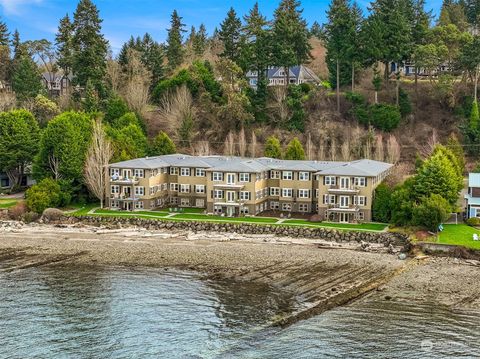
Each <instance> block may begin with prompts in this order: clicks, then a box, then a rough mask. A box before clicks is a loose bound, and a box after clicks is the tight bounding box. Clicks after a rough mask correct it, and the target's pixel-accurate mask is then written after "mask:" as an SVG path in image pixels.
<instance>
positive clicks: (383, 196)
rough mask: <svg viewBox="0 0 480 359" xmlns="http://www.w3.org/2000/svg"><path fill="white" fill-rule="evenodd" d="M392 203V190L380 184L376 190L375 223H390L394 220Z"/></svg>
mask: <svg viewBox="0 0 480 359" xmlns="http://www.w3.org/2000/svg"><path fill="white" fill-rule="evenodd" d="M391 202H392V190H391V189H390V188H389V187H388V186H387V185H386V184H384V183H382V184H380V185H379V186H378V187H377V189H376V190H375V197H374V200H373V206H372V210H373V220H374V221H377V222H383V223H389V222H390V219H391V218H392V210H391V205H392V204H391Z"/></svg>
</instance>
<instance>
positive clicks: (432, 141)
mask: <svg viewBox="0 0 480 359" xmlns="http://www.w3.org/2000/svg"><path fill="white" fill-rule="evenodd" d="M438 143H439V142H438V135H437V130H436V129H433V131H432V135H431V136H430V137H429V139H428V140H427V143H426V144H425V145H423V146H422V147H420V155H421V156H422V157H423V158H427V157H430V155H431V154H432V152H433V150H434V149H435V146H436V145H438Z"/></svg>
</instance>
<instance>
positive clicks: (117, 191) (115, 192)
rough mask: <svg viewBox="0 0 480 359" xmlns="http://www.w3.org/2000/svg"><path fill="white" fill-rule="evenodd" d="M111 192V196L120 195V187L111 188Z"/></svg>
mask: <svg viewBox="0 0 480 359" xmlns="http://www.w3.org/2000/svg"><path fill="white" fill-rule="evenodd" d="M111 192H112V194H118V193H120V186H112V189H111Z"/></svg>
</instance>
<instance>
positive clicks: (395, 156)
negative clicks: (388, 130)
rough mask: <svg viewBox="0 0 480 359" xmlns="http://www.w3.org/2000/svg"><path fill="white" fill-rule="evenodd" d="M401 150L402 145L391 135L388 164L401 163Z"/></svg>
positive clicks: (388, 145) (388, 147)
mask: <svg viewBox="0 0 480 359" xmlns="http://www.w3.org/2000/svg"><path fill="white" fill-rule="evenodd" d="M400 155H401V149H400V145H399V143H398V141H397V139H396V138H395V136H394V135H390V137H389V138H388V141H387V156H386V157H387V158H386V160H387V162H389V163H393V164H395V163H397V162H398V161H400Z"/></svg>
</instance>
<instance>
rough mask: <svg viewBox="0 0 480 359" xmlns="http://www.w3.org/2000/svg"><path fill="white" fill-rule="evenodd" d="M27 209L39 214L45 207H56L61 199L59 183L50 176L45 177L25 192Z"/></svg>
mask: <svg viewBox="0 0 480 359" xmlns="http://www.w3.org/2000/svg"><path fill="white" fill-rule="evenodd" d="M26 197H27V200H26V203H27V207H28V209H30V210H31V211H33V212H35V213H38V214H41V213H43V211H44V210H45V209H46V208H51V207H58V206H59V205H60V203H61V200H62V191H61V189H60V185H59V184H58V183H57V182H56V181H54V180H53V179H51V178H45V179H44V180H42V181H41V182H39V183H38V184H36V185H33V186H32V187H31V188H30V189H29V190H28V191H27V192H26Z"/></svg>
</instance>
